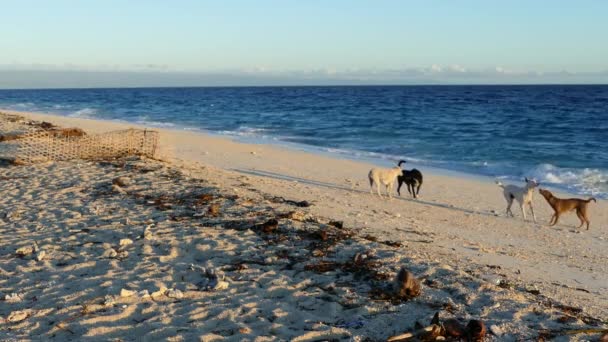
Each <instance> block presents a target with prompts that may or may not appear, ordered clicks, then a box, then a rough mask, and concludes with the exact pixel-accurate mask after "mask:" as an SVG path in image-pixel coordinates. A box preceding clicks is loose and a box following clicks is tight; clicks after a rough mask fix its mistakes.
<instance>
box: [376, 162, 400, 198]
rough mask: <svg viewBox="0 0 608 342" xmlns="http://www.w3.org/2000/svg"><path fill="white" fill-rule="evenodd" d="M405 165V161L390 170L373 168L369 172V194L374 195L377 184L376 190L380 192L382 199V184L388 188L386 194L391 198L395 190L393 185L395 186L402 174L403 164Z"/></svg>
mask: <svg viewBox="0 0 608 342" xmlns="http://www.w3.org/2000/svg"><path fill="white" fill-rule="evenodd" d="M403 163H405V160H400V161H399V163H397V166H395V167H392V168H390V169H384V168H373V169H371V170H369V173H368V174H367V178H369V187H370V188H369V193H370V194H373V189H374V183H375V184H376V189H377V190H378V196H380V198H382V195H381V194H380V184H382V185H384V186H385V187H386V194H387V196H388V198H389V199H390V198H391V191H392V189H393V185H394V184H395V180H396V179H397V176H399V174H401V164H403Z"/></svg>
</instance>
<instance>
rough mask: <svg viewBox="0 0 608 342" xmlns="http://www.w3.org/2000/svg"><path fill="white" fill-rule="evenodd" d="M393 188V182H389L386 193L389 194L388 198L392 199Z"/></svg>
mask: <svg viewBox="0 0 608 342" xmlns="http://www.w3.org/2000/svg"><path fill="white" fill-rule="evenodd" d="M392 189H393V183H390V184H387V185H386V195H387V196H388V199H389V200H390V199H391V198H392V197H391V190H392Z"/></svg>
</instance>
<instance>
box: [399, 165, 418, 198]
mask: <svg viewBox="0 0 608 342" xmlns="http://www.w3.org/2000/svg"><path fill="white" fill-rule="evenodd" d="M403 183H405V185H407V192H408V193H409V194H410V195H412V196H414V198H417V197H418V194H420V187H421V186H422V173H421V172H420V171H418V170H417V169H411V170H410V171H408V170H403V172H402V173H401V175H399V176H397V194H398V195H399V196H401V186H402V185H403ZM410 188H411V191H410Z"/></svg>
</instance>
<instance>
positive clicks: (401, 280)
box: [394, 267, 421, 300]
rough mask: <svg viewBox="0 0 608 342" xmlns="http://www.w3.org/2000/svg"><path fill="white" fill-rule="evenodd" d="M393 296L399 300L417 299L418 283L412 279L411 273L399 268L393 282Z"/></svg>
mask: <svg viewBox="0 0 608 342" xmlns="http://www.w3.org/2000/svg"><path fill="white" fill-rule="evenodd" d="M394 289H395V296H396V297H397V298H401V299H406V300H407V299H411V298H414V297H418V296H419V295H420V292H421V288H420V281H419V280H418V279H416V277H414V275H413V274H412V272H410V271H408V270H406V269H405V267H401V269H400V270H399V273H397V277H396V278H395V282H394Z"/></svg>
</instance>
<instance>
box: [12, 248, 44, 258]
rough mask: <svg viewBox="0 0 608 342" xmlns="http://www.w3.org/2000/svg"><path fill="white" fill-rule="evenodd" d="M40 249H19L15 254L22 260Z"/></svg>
mask: <svg viewBox="0 0 608 342" xmlns="http://www.w3.org/2000/svg"><path fill="white" fill-rule="evenodd" d="M37 250H38V247H37V246H36V245H29V246H23V247H20V248H17V250H16V251H15V254H16V255H17V256H18V257H20V258H25V257H26V256H28V255H30V254H32V253H34V252H36V251H37Z"/></svg>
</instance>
